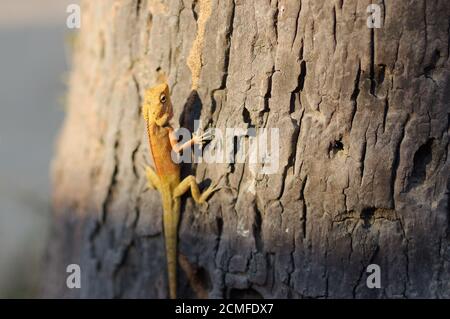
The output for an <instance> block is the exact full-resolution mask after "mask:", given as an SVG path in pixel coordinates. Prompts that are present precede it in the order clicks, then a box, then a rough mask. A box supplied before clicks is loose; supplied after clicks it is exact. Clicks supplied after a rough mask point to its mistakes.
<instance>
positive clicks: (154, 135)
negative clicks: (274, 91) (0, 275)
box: [142, 84, 217, 299]
mask: <svg viewBox="0 0 450 319" xmlns="http://www.w3.org/2000/svg"><path fill="white" fill-rule="evenodd" d="M169 94H170V93H169V86H168V85H167V84H160V85H158V86H155V87H153V88H150V89H148V90H147V91H146V93H145V100H144V104H143V106H142V115H143V117H144V119H145V121H146V124H147V133H148V138H149V142H150V149H151V153H152V156H153V162H154V165H155V170H153V169H152V168H151V167H148V166H147V168H146V175H147V180H148V186H149V187H150V188H153V189H157V190H158V191H159V193H160V195H161V200H162V204H163V224H164V239H165V246H166V259H167V272H168V276H169V293H170V298H172V299H175V298H176V292H177V276H176V274H177V236H178V235H177V231H178V222H179V220H180V196H181V195H183V194H184V193H185V192H187V191H188V190H189V189H190V190H191V193H192V197H193V199H194V200H195V202H196V203H198V204H202V203H205V202H206V199H207V198H208V196H209V195H210V194H211V193H213V192H214V191H215V190H217V188H216V187H213V186H210V187H209V188H208V189H207V190H206V191H205V192H204V193H203V194H200V190H199V188H198V185H197V182H196V180H195V177H194V176H192V175H190V176H188V177H186V178H185V179H184V180H183V181H181V182H180V167H179V165H178V164H176V163H174V162H173V161H172V157H171V151H172V150H174V151H176V152H180V151H181V150H183V149H184V148H186V147H190V146H191V145H193V144H200V143H202V142H203V137H202V136H195V135H194V137H193V138H192V139H191V140H190V141H189V142H186V143H185V144H183V145H182V146H181V147H179V146H178V145H177V139H176V137H175V135H174V133H173V128H172V127H171V126H170V125H169V121H170V119H171V118H172V117H173V110H172V104H171V102H170V96H169Z"/></svg>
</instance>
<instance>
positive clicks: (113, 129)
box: [44, 0, 450, 298]
mask: <svg viewBox="0 0 450 319" xmlns="http://www.w3.org/2000/svg"><path fill="white" fill-rule="evenodd" d="M209 1H210V2H209ZM204 2H205V1H203V2H202V1H199V2H198V1H195V0H194V1H191V0H183V1H182V0H152V1H150V0H148V1H145V0H142V1H139V0H123V1H113V0H110V1H84V2H83V5H82V19H83V20H82V29H81V32H80V34H79V37H78V39H77V42H76V48H75V53H74V59H73V61H74V63H73V71H72V76H71V82H70V93H69V108H68V114H67V118H66V121H65V124H64V127H63V130H62V133H61V136H60V139H59V143H58V147H57V153H56V158H55V160H54V172H53V173H54V177H53V180H54V206H53V207H54V219H55V227H54V234H53V236H52V239H51V241H50V247H49V255H48V256H49V262H48V275H47V276H46V285H45V290H44V295H46V296H58V297H61V296H63V297H80V296H81V297H101V298H112V297H125V298H127V297H137V298H140V297H142V298H148V297H152V298H164V297H167V283H166V271H165V257H164V249H163V248H164V246H163V236H162V228H161V215H162V211H161V204H160V199H159V195H158V193H157V192H156V191H151V190H145V187H144V186H145V176H144V171H143V169H142V167H141V166H142V164H143V163H145V162H147V163H148V162H151V161H150V156H149V150H148V143H147V139H146V136H145V129H144V123H143V120H142V118H141V117H140V105H141V98H142V96H143V92H144V90H145V89H146V88H147V87H149V86H151V85H153V84H155V83H156V82H157V81H158V78H161V77H164V76H167V79H168V82H169V84H170V85H171V88H172V101H173V103H174V108H175V119H176V121H175V125H176V126H184V127H191V126H192V121H193V120H194V119H201V120H202V122H203V123H204V124H210V125H211V126H213V127H217V128H221V129H225V128H226V127H240V128H248V127H256V128H262V127H268V128H279V129H280V140H281V141H280V145H279V148H280V170H279V172H278V173H276V174H272V175H263V174H259V173H255V172H254V170H251V169H249V165H248V162H247V163H245V164H204V163H202V164H198V165H194V166H192V167H185V168H184V169H183V172H184V173H185V174H187V173H189V172H190V171H192V172H194V174H196V176H197V178H198V180H202V179H204V178H209V179H211V180H213V181H215V180H218V179H219V178H221V177H222V178H223V179H224V180H225V183H226V186H227V187H226V188H224V189H222V190H221V191H219V192H218V193H216V194H215V195H214V196H213V197H212V198H211V200H210V201H209V205H207V206H204V207H197V206H196V205H194V204H193V202H192V200H191V199H189V198H187V199H186V200H185V201H184V204H183V206H182V220H181V224H180V229H179V251H180V255H181V256H180V263H181V264H182V267H181V268H180V271H179V291H178V293H179V296H180V297H196V296H197V297H210V298H221V297H238V298H239V297H263V298H270V297H275V298H302V297H305V298H306V297H308V298H337V297H344V298H360V297H377V298H382V297H400V298H414V297H425V298H435V297H447V298H449V297H450V246H449V242H450V230H449V225H450V213H449V196H448V189H449V184H450V183H449V171H450V170H449V164H450V161H449V157H448V155H449V148H448V143H449V121H450V116H449V104H450V69H449V36H450V34H449V30H450V27H449V26H450V21H449V19H450V2H448V1H447V0H435V1H425V0H416V1H393V0H383V1H373V2H374V3H378V4H380V5H381V8H382V16H383V18H384V21H383V25H382V28H380V29H370V28H368V27H367V26H366V19H367V17H368V14H367V13H366V8H367V6H368V5H369V4H370V3H371V1H369V0H345V1H344V0H335V1H332V0H303V1H294V0H285V1H282V0H278V1H277V0H271V1H270V0H245V1H244V0H217V1H216V0H208V1H206V2H207V5H208V4H210V5H211V14H210V17H209V18H208V19H206V21H205V17H203V18H202V17H201V12H200V5H204ZM203 23H205V25H204V27H205V28H204V34H203V37H202V36H201V34H200V36H198V34H199V33H201V28H202V24H203ZM199 30H200V32H199ZM194 43H196V44H195V45H194ZM193 47H196V48H197V49H192V48H193ZM194 51H195V52H194ZM193 52H194V53H193ZM192 54H194V55H195V54H197V56H194V57H192ZM188 60H190V61H191V62H190V63H188ZM188 64H189V66H188ZM196 65H197V67H199V69H195V68H196ZM195 74H198V75H199V78H198V79H197V78H196V77H195ZM196 83H198V85H196ZM193 87H194V88H195V89H196V91H192V89H193ZM70 263H78V264H80V265H81V270H82V288H81V289H73V290H70V289H67V288H66V286H65V280H66V275H67V274H66V272H65V267H66V265H67V264H70ZM372 263H375V264H378V265H379V266H380V267H381V275H382V276H381V278H382V288H381V289H368V288H367V287H366V277H367V273H366V267H367V266H368V265H369V264H372ZM182 269H184V270H182Z"/></svg>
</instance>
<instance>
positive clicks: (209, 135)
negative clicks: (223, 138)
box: [192, 130, 214, 144]
mask: <svg viewBox="0 0 450 319" xmlns="http://www.w3.org/2000/svg"><path fill="white" fill-rule="evenodd" d="M213 138H214V133H213V132H212V130H207V131H206V132H204V133H202V134H198V135H197V134H192V140H193V141H194V143H195V144H203V143H205V142H206V141H209V140H212V139H213Z"/></svg>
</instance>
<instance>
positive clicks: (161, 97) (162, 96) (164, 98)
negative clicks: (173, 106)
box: [159, 94, 166, 103]
mask: <svg viewBox="0 0 450 319" xmlns="http://www.w3.org/2000/svg"><path fill="white" fill-rule="evenodd" d="M159 100H160V101H161V103H166V95H165V94H161V96H160V97H159Z"/></svg>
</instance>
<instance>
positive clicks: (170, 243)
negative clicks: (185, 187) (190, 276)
mask: <svg viewBox="0 0 450 319" xmlns="http://www.w3.org/2000/svg"><path fill="white" fill-rule="evenodd" d="M172 204H173V206H172ZM179 219H180V203H179V199H178V198H176V199H171V200H170V201H167V205H164V215H163V222H164V237H165V245H166V260H167V274H168V277H169V295H170V299H176V298H177V237H178V236H177V234H178V221H179Z"/></svg>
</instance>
